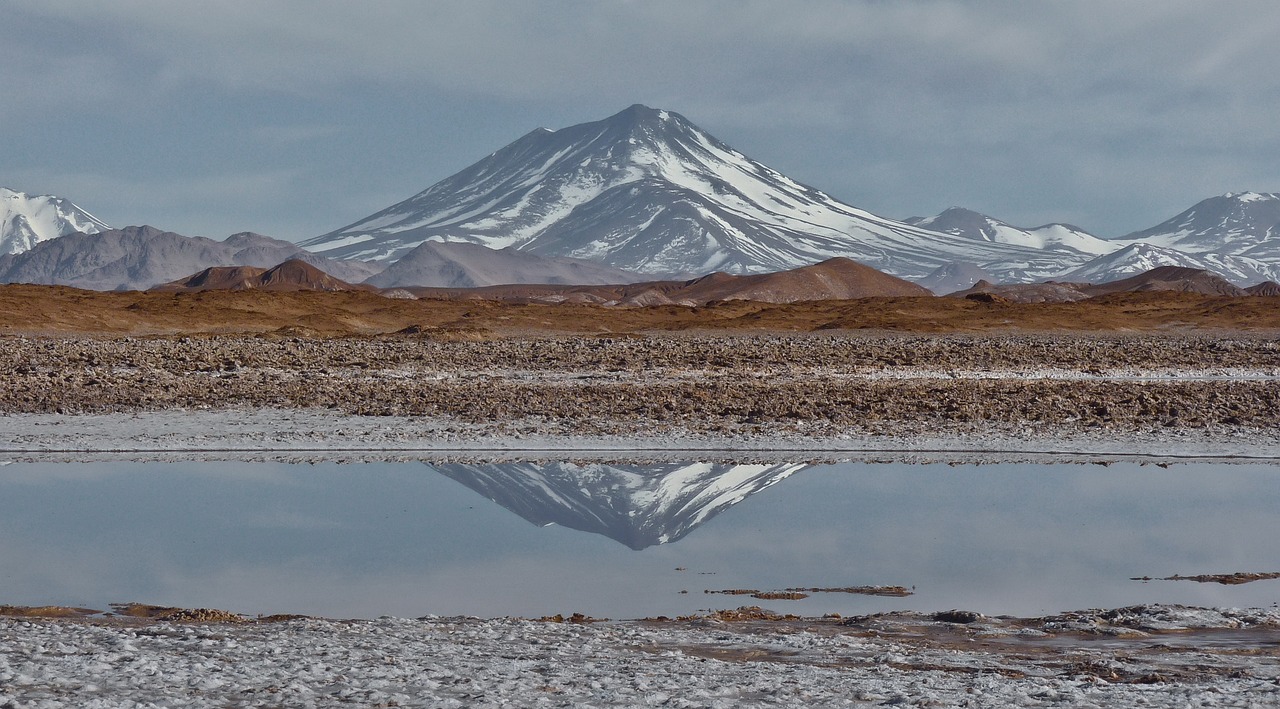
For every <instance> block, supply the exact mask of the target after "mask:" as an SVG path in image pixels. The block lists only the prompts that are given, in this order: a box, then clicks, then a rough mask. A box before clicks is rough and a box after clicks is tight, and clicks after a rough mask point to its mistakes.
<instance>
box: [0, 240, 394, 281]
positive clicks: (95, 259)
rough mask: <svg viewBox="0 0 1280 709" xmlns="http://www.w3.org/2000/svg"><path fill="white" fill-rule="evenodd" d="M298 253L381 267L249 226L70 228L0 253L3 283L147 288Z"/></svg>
mask: <svg viewBox="0 0 1280 709" xmlns="http://www.w3.org/2000/svg"><path fill="white" fill-rule="evenodd" d="M295 258H296V259H301V260H303V261H306V262H308V263H311V264H312V265H314V266H317V267H319V268H320V269H321V270H323V271H325V272H326V273H328V274H330V275H333V276H335V277H337V278H341V279H342V280H345V281H356V282H359V281H363V280H364V279H366V278H368V277H369V276H371V275H373V274H374V273H376V272H377V271H378V270H379V269H378V268H377V267H376V266H373V265H371V264H367V263H364V262H361V261H334V260H331V259H326V258H324V257H323V256H317V255H315V254H312V253H309V252H307V251H304V250H303V249H302V248H300V247H299V246H298V245H297V244H294V243H291V242H288V241H281V240H279V239H272V238H270V237H266V236H262V235H261V234H253V233H247V232H246V233H242V234H234V235H232V236H230V237H227V239H226V240H225V241H214V240H213V239H205V238H203V237H191V236H183V235H181V234H174V233H172V232H167V231H161V230H159V229H156V228H154V227H149V226H140V227H126V228H124V229H109V230H106V231H103V232H101V233H96V234H85V233H74V234H68V235H66V236H63V237H59V238H57V239H52V240H49V241H45V242H41V243H39V244H37V245H36V246H35V248H32V249H31V250H29V251H25V252H23V253H19V254H6V255H4V256H0V283H37V284H48V285H70V286H75V287H77V288H87V289H90V290H145V289H147V288H150V287H152V286H154V285H157V284H161V283H168V282H169V281H174V280H177V279H179V278H184V277H186V276H190V275H191V274H193V273H196V272H197V271H201V270H204V269H206V268H209V267H210V266H257V267H260V268H270V267H272V266H276V265H278V264H280V263H281V262H282V261H286V260H289V259H295Z"/></svg>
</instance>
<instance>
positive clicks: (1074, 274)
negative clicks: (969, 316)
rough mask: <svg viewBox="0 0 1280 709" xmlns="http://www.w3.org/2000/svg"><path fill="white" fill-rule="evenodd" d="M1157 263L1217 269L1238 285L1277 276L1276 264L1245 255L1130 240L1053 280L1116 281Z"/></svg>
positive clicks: (1277, 267)
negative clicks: (1179, 248)
mask: <svg viewBox="0 0 1280 709" xmlns="http://www.w3.org/2000/svg"><path fill="white" fill-rule="evenodd" d="M1161 266H1178V267H1181V268H1190V269H1196V270H1206V271H1212V272H1214V273H1217V274H1218V275H1220V276H1222V277H1224V278H1226V279H1227V280H1229V281H1231V282H1232V283H1234V284H1236V285H1238V286H1245V285H1249V284H1252V283H1259V282H1261V281H1266V280H1278V279H1280V266H1277V265H1274V264H1269V263H1265V262H1262V261H1259V260H1257V259H1252V258H1248V257H1245V256H1231V255H1224V254H1215V253H1188V252H1185V251H1181V250H1178V249H1174V248H1169V247H1161V246H1154V245H1152V244H1147V243H1134V244H1130V245H1128V246H1125V247H1123V248H1121V249H1119V250H1117V251H1115V252H1113V253H1110V254H1106V255H1104V256H1099V257H1098V258H1096V259H1093V260H1091V261H1089V262H1088V263H1086V264H1084V265H1082V266H1080V267H1079V268H1076V269H1074V270H1071V271H1069V272H1067V273H1065V274H1063V275H1062V276H1061V277H1059V278H1058V279H1057V280H1064V281H1076V282H1086V283H1105V282H1109V281H1118V280H1121V279H1124V278H1128V277H1130V276H1134V275H1137V274H1139V273H1145V272H1147V271H1150V270H1152V269H1154V268H1159V267H1161Z"/></svg>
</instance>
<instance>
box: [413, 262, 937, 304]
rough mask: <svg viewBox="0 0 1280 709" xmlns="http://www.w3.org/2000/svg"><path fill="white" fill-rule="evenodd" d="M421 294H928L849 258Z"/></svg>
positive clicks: (542, 299) (610, 299) (612, 299)
mask: <svg viewBox="0 0 1280 709" xmlns="http://www.w3.org/2000/svg"><path fill="white" fill-rule="evenodd" d="M409 290H410V291H412V292H413V293H415V294H417V295H420V296H428V297H434V298H449V299H455V298H456V299H479V300H505V301H514V302H539V303H562V302H580V303H600V304H604V305H623V306H648V305H685V306H698V305H705V304H707V303H710V302H712V301H725V300H752V301H756V302H763V303H795V302H799V301H806V300H846V299H853V298H874V297H916V298H920V297H931V296H932V295H933V294H932V293H930V292H929V291H928V290H926V289H925V288H924V287H922V286H919V285H917V284H915V283H912V282H910V281H906V280H903V279H901V278H896V277H894V276H890V275H888V274H887V273H883V272H881V271H877V270H875V269H873V268H870V267H868V266H864V265H862V264H860V263H857V262H856V261H851V260H849V259H847V258H833V259H827V260H826V261H823V262H822V263H816V264H813V265H811V266H801V267H800V268H796V269H791V270H789V271H779V272H777V273H755V274H750V275H746V276H739V275H734V274H730V273H720V272H717V273H712V274H709V275H706V276H703V277H701V278H694V279H692V280H687V281H645V282H640V283H631V284H619V285H599V286H557V285H550V284H526V285H505V286H490V287H485V288H472V289H460V288H410V289H409Z"/></svg>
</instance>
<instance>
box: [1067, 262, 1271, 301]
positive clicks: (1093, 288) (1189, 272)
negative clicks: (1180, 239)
mask: <svg viewBox="0 0 1280 709" xmlns="http://www.w3.org/2000/svg"><path fill="white" fill-rule="evenodd" d="M1081 290H1083V291H1084V292H1086V293H1088V294H1089V295H1090V296H1097V295H1106V294H1107V293H1121V292H1124V293H1142V292H1146V291H1177V292H1180V293H1199V294H1201V295H1232V296H1240V295H1249V293H1248V291H1246V290H1244V289H1243V288H1240V287H1238V286H1236V285H1234V284H1232V283H1231V282H1230V281H1228V280H1227V279H1225V278H1223V277H1222V276H1219V275H1218V274H1216V273H1212V272H1210V271H1205V270H1203V269H1199V268H1184V267H1182V266H1160V267H1159V268H1153V269H1151V270H1150V271H1146V272H1144V273H1139V274H1138V275H1136V276H1132V277H1130V278H1125V279H1122V280H1119V281H1111V282H1109V283H1099V284H1096V285H1090V286H1085V287H1083V288H1082V289H1081Z"/></svg>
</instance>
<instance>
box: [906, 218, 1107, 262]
mask: <svg viewBox="0 0 1280 709" xmlns="http://www.w3.org/2000/svg"><path fill="white" fill-rule="evenodd" d="M906 221H907V223H908V224H913V225H915V226H918V227H923V228H925V229H931V230H933V231H941V232H945V233H947V234H955V235H956V236H965V237H969V238H971V239H976V240H979V241H990V242H994V243H997V244H1013V245H1015V246H1026V247H1028V248H1032V249H1038V250H1042V251H1043V250H1058V251H1070V252H1077V253H1081V254H1088V255H1090V256H1100V255H1102V254H1106V253H1110V252H1112V251H1115V250H1116V249H1117V248H1118V247H1119V245H1118V244H1116V243H1114V242H1111V241H1107V240H1106V239H1101V238H1099V237H1096V236H1094V235H1093V234H1090V233H1089V232H1087V231H1085V230H1083V229H1081V228H1079V227H1075V226H1071V225H1070V224H1045V225H1044V226H1038V227H1035V228H1034V229H1025V228H1023V227H1016V226H1013V225H1011V224H1007V223H1005V222H1002V221H1000V220H999V219H995V218H993V217H989V216H987V215H985V214H980V213H978V212H974V211H971V210H968V209H964V208H963V207H951V208H950V209H947V210H944V211H943V212H942V213H940V214H938V215H937V216H933V217H911V218H910V219H907V220H906Z"/></svg>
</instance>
